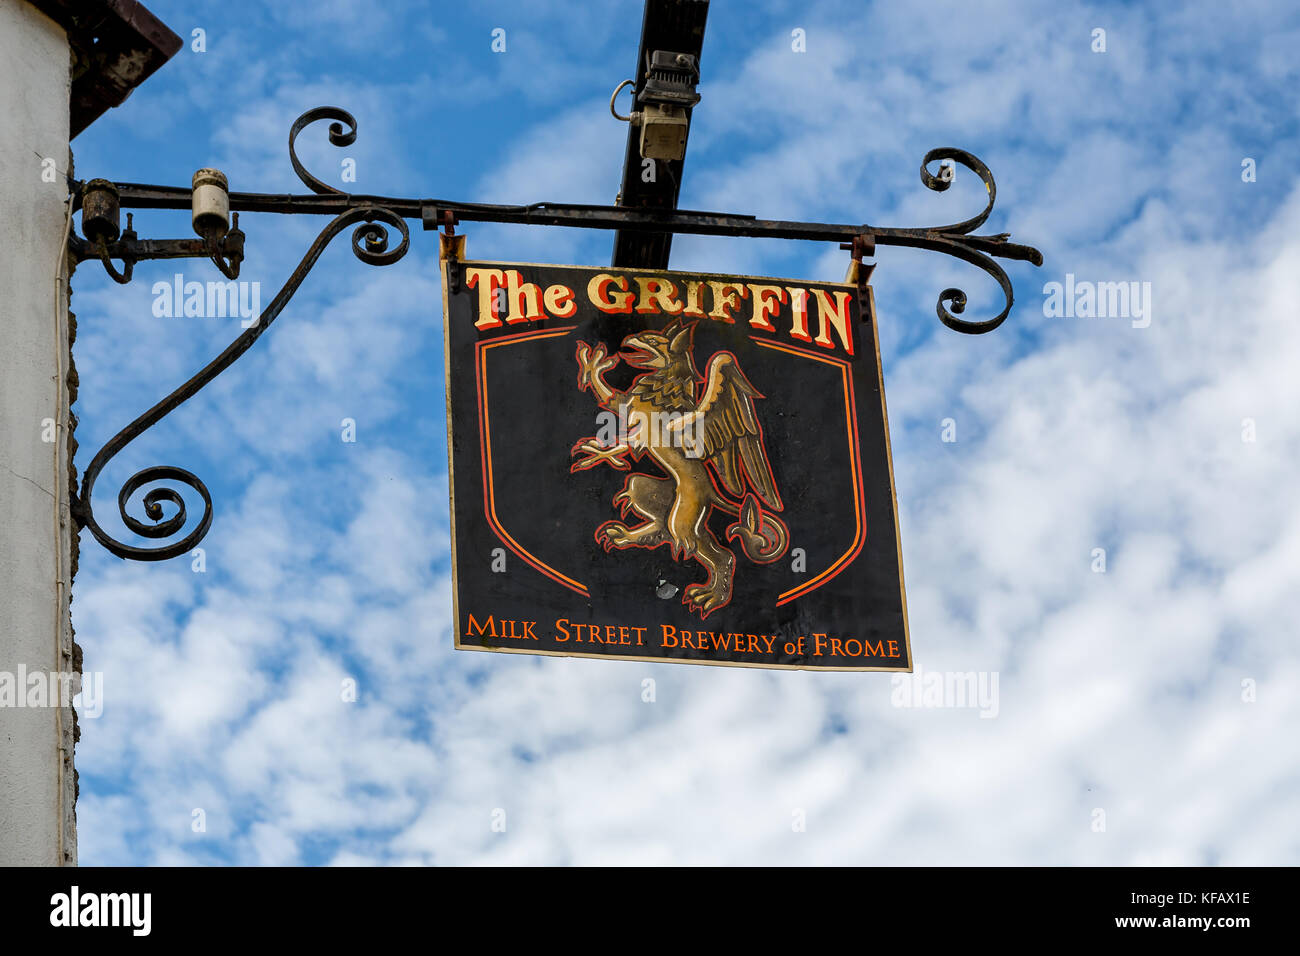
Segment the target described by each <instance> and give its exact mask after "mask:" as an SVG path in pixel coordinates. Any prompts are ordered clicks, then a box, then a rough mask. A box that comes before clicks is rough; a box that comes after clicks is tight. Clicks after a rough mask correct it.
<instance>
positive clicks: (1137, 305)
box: [1043, 272, 1151, 329]
mask: <svg viewBox="0 0 1300 956" xmlns="http://www.w3.org/2000/svg"><path fill="white" fill-rule="evenodd" d="M1043 296H1044V299H1043V315H1044V316H1046V317H1047V318H1049V319H1059V318H1067V319H1074V318H1079V319H1132V320H1133V322H1132V325H1133V328H1135V329H1145V328H1146V327H1147V326H1148V325H1150V324H1151V283H1150V282H1136V281H1133V282H1090V281H1088V280H1086V279H1085V280H1083V281H1079V282H1076V281H1075V278H1074V273H1073V272H1067V273H1066V274H1065V282H1064V283H1061V282H1048V283H1047V284H1045V285H1044V286H1043Z"/></svg>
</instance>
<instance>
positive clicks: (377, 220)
mask: <svg viewBox="0 0 1300 956" xmlns="http://www.w3.org/2000/svg"><path fill="white" fill-rule="evenodd" d="M313 114H320V115H318V116H313ZM338 114H342V115H341V116H339V115H338ZM308 117H311V118H310V119H308ZM320 118H331V119H336V120H338V119H343V118H346V119H347V120H348V121H350V125H351V127H352V129H351V134H350V136H351V138H347V136H346V135H344V134H343V132H342V127H341V126H340V124H339V123H338V122H335V123H333V124H331V129H330V140H331V141H332V142H334V143H335V145H348V144H349V143H351V142H352V140H353V139H355V137H356V123H355V121H354V120H352V118H351V117H350V116H349V115H348V114H346V113H343V111H342V110H333V109H331V108H328V107H326V108H324V109H321V110H312V111H311V112H310V113H307V114H304V116H303V117H300V118H299V121H298V123H295V124H294V129H293V132H292V133H291V134H290V137H289V155H290V158H291V160H292V162H293V166H294V170H295V171H296V172H297V173H298V175H299V178H301V179H302V180H303V182H304V183H306V184H307V185H308V186H309V187H311V188H313V189H315V188H316V186H323V187H324V188H325V189H328V188H329V187H325V186H324V184H323V183H320V181H319V180H317V179H315V177H313V176H311V175H310V174H309V173H307V172H306V170H305V169H304V168H303V167H302V166H301V164H300V163H299V162H298V158H297V156H296V155H294V151H293V144H294V139H295V138H296V136H297V134H298V132H299V130H300V128H301V126H302V125H306V123H308V122H312V121H313V120H314V119H320ZM354 224H357V226H356V229H354V230H353V232H352V252H353V254H354V255H355V256H356V257H357V258H358V259H360V260H361V261H362V262H365V263H367V264H368V265H376V266H386V265H392V264H393V263H394V262H397V261H398V260H399V259H401V258H402V257H403V256H405V255H406V253H407V250H408V249H409V248H410V232H409V230H408V229H407V226H406V222H405V221H404V220H403V218H402V217H401V216H399V215H398V214H397V213H395V212H393V211H392V210H390V209H386V208H384V207H381V206H360V207H356V208H352V209H347V210H345V211H343V212H341V213H339V214H338V215H337V216H335V217H334V218H333V219H332V220H331V221H330V222H329V224H328V225H326V226H325V228H324V229H322V230H321V231H320V234H319V235H318V236H317V237H316V239H315V241H313V242H312V244H311V246H310V247H308V249H307V252H306V253H305V254H304V255H303V257H302V259H301V260H300V261H299V263H298V266H297V268H295V269H294V270H293V272H292V273H291V274H290V276H289V278H288V279H287V280H286V281H285V283H284V285H283V286H281V288H280V291H279V292H277V293H276V294H275V298H273V299H272V300H271V301H270V302H269V303H268V304H267V306H266V308H265V309H263V310H262V312H261V314H260V315H259V316H258V319H257V322H256V324H254V325H253V326H251V327H249V328H248V329H246V330H244V332H243V333H241V334H240V335H239V337H238V338H236V339H235V341H233V342H232V343H230V345H229V346H227V347H226V349H225V351H223V352H222V353H221V354H220V355H218V356H217V357H216V358H215V359H213V360H212V361H211V362H209V363H208V364H207V365H206V366H204V367H203V368H202V369H201V370H200V371H199V372H198V373H196V374H195V375H194V376H193V377H192V378H190V379H189V381H187V382H186V383H185V384H184V385H182V386H181V387H180V388H178V389H176V390H175V391H173V392H172V393H171V394H170V395H168V396H167V397H166V398H164V399H163V400H162V401H160V402H158V404H156V405H154V406H153V408H151V409H149V410H148V411H147V412H145V413H144V414H143V415H141V416H140V417H139V418H137V419H135V421H133V422H131V424H129V425H127V426H126V427H125V428H123V429H122V430H121V431H120V432H118V433H117V434H116V435H114V436H113V437H112V438H111V439H110V440H109V441H108V443H107V444H105V445H104V447H103V448H101V449H100V450H99V452H98V454H96V455H95V457H94V458H93V459H92V460H91V462H90V464H89V465H88V466H87V467H86V471H85V474H84V475H83V477H82V481H81V491H80V493H79V494H78V495H77V496H76V498H75V499H74V501H73V505H72V511H73V514H74V516H75V517H76V519H77V520H78V522H79V523H80V524H81V526H83V527H85V528H88V529H89V530H90V533H91V534H93V535H94V536H95V540H97V541H98V542H99V543H100V544H101V545H103V546H104V548H105V549H106V550H108V551H109V552H110V553H112V554H115V555H117V556H118V557H119V558H131V559H132V560H135V561H166V560H168V559H169V558H174V557H178V556H179V555H182V554H185V553H186V552H188V551H189V550H190V549H191V548H193V547H194V546H195V545H197V544H198V543H199V542H200V541H202V540H203V538H204V536H206V535H207V533H208V529H209V528H210V527H211V525H212V495H211V494H210V493H209V492H208V489H207V486H206V485H205V484H204V483H203V481H202V480H201V479H199V478H198V476H196V475H194V474H193V473H192V472H189V471H186V470H185V469H184V468H178V467H176V466H174V465H155V466H152V467H149V468H145V469H143V470H141V471H138V472H136V473H135V474H134V475H132V476H131V477H130V478H128V479H127V481H126V483H125V484H124V485H123V486H122V489H121V491H120V492H119V493H118V497H117V506H118V512H119V514H120V515H121V517H122V521H123V523H124V524H125V525H126V526H127V528H129V529H130V530H131V531H133V532H134V533H136V534H138V535H141V536H142V537H146V538H169V537H172V536H173V535H175V534H177V533H179V532H180V531H181V530H182V529H183V528H184V527H185V525H186V523H187V513H186V507H185V499H184V498H183V497H182V496H181V494H180V493H179V492H178V491H177V490H175V489H174V488H167V487H161V488H153V489H150V490H149V491H147V492H146V493H145V495H144V497H143V504H144V513H145V515H146V516H147V517H148V518H149V519H150V521H152V522H153V524H147V523H145V522H143V521H141V520H139V519H138V518H136V517H134V516H132V515H131V514H130V513H129V512H128V511H127V504H128V502H129V501H130V499H131V497H132V496H133V495H134V494H135V493H136V492H137V491H139V490H140V488H142V487H143V486H144V485H147V484H149V483H150V482H153V481H171V482H176V483H179V484H182V485H185V486H186V487H188V488H190V489H192V490H193V491H196V492H198V493H199V495H200V496H201V497H202V498H203V516H202V518H201V519H200V520H199V522H198V524H197V525H196V526H195V528H194V530H193V531H191V532H190V533H189V534H187V535H186V536H185V537H183V538H182V539H181V540H179V541H176V542H173V543H171V544H168V545H164V546H161V547H156V548H142V547H137V546H135V545H130V544H126V543H124V542H122V541H119V540H117V539H116V538H114V537H113V536H112V535H110V534H109V533H108V532H107V531H105V530H104V529H103V528H102V527H101V526H100V524H99V522H98V521H96V520H95V512H94V505H93V499H92V495H93V492H94V489H95V480H96V479H97V478H98V477H99V473H100V471H102V470H103V468H104V466H105V465H107V464H108V463H109V462H110V461H111V460H112V459H113V458H114V456H116V455H117V453H118V452H120V451H121V450H122V449H123V448H125V447H126V446H127V445H128V444H130V443H131V442H132V441H133V440H134V439H135V438H137V437H139V436H140V435H141V434H143V433H144V432H145V431H147V430H148V429H149V428H151V427H153V426H154V425H155V424H157V423H158V422H159V421H160V420H161V419H162V418H163V417H164V416H165V415H167V414H168V413H169V412H171V411H172V410H173V409H175V408H176V407H178V406H179V405H181V404H182V403H183V402H185V401H186V400H187V399H189V398H191V397H192V396H194V395H195V394H196V393H198V391H199V390H200V389H202V388H203V386H205V385H206V384H208V382H210V381H212V380H213V379H214V378H216V377H217V376H218V375H220V374H221V373H222V372H223V371H225V370H226V369H227V368H229V367H230V366H231V365H232V364H234V362H235V360H236V359H238V358H239V357H240V356H241V355H243V354H244V353H245V352H247V351H248V350H249V349H250V348H252V346H253V343H254V342H256V341H257V340H258V338H260V337H261V335H262V333H263V332H265V331H266V330H267V329H268V328H270V326H271V323H272V322H274V321H275V320H276V318H277V317H278V316H279V314H280V313H281V311H283V309H284V307H285V306H286V305H288V304H289V300H290V299H292V298H293V295H294V293H295V292H297V291H298V288H299V286H301V285H302V282H303V280H304V279H305V278H306V277H307V273H309V272H310V271H311V269H312V267H313V266H314V265H315V264H316V261H317V260H318V259H319V258H320V256H321V253H323V252H324V251H325V247H326V246H328V245H329V244H330V241H331V240H332V239H333V238H334V237H335V236H337V235H338V234H339V233H341V232H342V231H343V230H345V229H346V228H348V227H349V226H351V225H354ZM390 226H391V227H392V228H394V229H396V230H397V231H398V232H399V233H400V234H401V237H402V240H401V243H400V244H398V245H397V246H396V247H395V248H392V249H390V248H389V247H388V242H389V234H388V227H390ZM164 503H167V504H170V505H173V506H175V508H176V511H175V513H174V514H173V515H172V516H171V517H170V518H164V517H163V513H164V509H163V504H164Z"/></svg>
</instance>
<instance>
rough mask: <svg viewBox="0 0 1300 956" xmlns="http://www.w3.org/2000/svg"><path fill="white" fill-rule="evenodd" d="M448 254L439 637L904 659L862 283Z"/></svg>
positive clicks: (849, 666)
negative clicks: (446, 569) (445, 495)
mask: <svg viewBox="0 0 1300 956" xmlns="http://www.w3.org/2000/svg"><path fill="white" fill-rule="evenodd" d="M455 239H460V240H461V242H463V239H461V237H455ZM453 241H454V240H453ZM456 248H457V247H456V246H454V245H453V246H451V250H452V251H455V250H456ZM447 251H448V249H447V245H446V244H444V259H443V301H444V339H445V356H446V366H445V368H446V381H447V415H448V458H449V474H450V482H451V486H452V487H451V492H452V494H451V499H452V575H453V590H454V617H455V621H454V628H455V643H456V647H457V648H458V649H465V650H491V651H502V652H506V653H529V654H542V655H560V656H584V657H603V658H611V657H613V658H621V659H625V660H629V659H630V660H652V661H682V662H689V663H709V664H724V665H732V666H750V667H769V668H804V669H821V670H861V671H877V670H881V671H895V672H907V671H910V670H911V667H912V663H911V661H912V657H911V647H910V639H909V635H908V630H907V612H906V599H905V593H904V589H903V578H902V560H901V551H900V548H899V543H898V525H897V516H896V515H897V511H896V504H895V497H894V488H893V474H892V463H891V459H890V451H889V436H888V426H887V418H886V412H885V405H884V394H883V388H882V385H881V371H880V360H879V349H878V345H877V336H876V324H875V311H874V302H873V297H872V295H871V289H870V287H869V286H865V285H863V286H862V287H858V286H856V285H849V284H843V283H821V282H809V281H802V280H785V279H769V278H754V277H741V276H717V275H707V274H698V273H677V272H666V271H649V270H638V269H624V268H614V267H605V268H597V267H580V266H556V265H545V264H527V263H499V262H472V261H462V260H459V259H454V258H447V257H446V255H445V254H446V252H447Z"/></svg>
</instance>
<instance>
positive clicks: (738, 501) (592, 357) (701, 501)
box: [570, 321, 789, 618]
mask: <svg viewBox="0 0 1300 956" xmlns="http://www.w3.org/2000/svg"><path fill="white" fill-rule="evenodd" d="M694 333H695V323H694V322H691V323H687V324H682V323H681V322H680V321H674V322H673V323H672V324H670V325H669V326H668V327H666V328H665V329H663V330H662V331H660V332H653V331H645V332H638V333H635V334H633V335H629V336H627V337H626V338H624V339H623V342H622V345H621V351H619V352H618V353H616V354H614V355H609V354H607V353H606V351H605V346H604V345H597V346H595V347H594V348H593V347H592V346H589V345H588V344H587V343H586V342H579V343H578V348H577V355H576V358H577V361H578V388H579V389H580V390H582V391H586V390H588V389H589V390H590V391H591V392H592V394H593V395H595V397H596V400H597V401H598V402H599V403H600V405H601V407H602V408H605V409H606V410H608V411H610V412H613V413H615V414H616V415H617V418H618V422H619V429H618V439H617V440H616V441H614V442H613V443H610V442H609V441H607V440H603V439H602V438H600V437H590V438H584V439H582V440H581V441H579V442H577V443H576V444H575V445H574V446H573V448H572V449H571V451H570V455H571V456H580V457H578V460H577V461H576V462H574V464H573V466H572V467H571V468H570V471H571V472H576V471H582V470H586V469H588V468H594V467H595V466H596V465H600V464H607V465H609V466H610V467H612V468H616V469H618V470H619V471H631V469H632V466H631V464H630V463H629V461H628V458H629V457H630V458H631V459H632V460H633V461H636V462H640V461H641V460H642V459H643V458H645V457H646V456H647V455H648V456H649V458H650V460H651V462H653V464H654V465H655V466H657V468H658V471H659V472H661V473H662V474H661V475H657V474H653V473H650V474H647V473H643V472H639V471H638V472H632V473H631V474H629V475H628V477H627V479H626V480H625V481H624V482H623V488H622V490H621V491H620V492H619V493H618V494H616V495H615V496H614V500H613V503H614V505H615V506H616V507H618V509H619V512H620V514H621V516H622V518H623V520H624V521H627V519H628V517H629V514H630V513H633V512H635V514H636V515H638V516H639V517H640V518H642V519H643V521H642V523H641V524H638V525H635V526H633V527H629V526H628V525H627V524H625V523H623V521H613V520H611V521H606V522H605V523H604V524H602V525H601V526H600V527H599V528H597V529H596V540H597V541H598V542H600V544H601V545H602V546H603V547H604V548H605V550H606V551H611V550H612V549H615V548H617V549H619V550H622V549H625V548H657V547H659V546H660V545H661V544H669V545H671V548H672V554H673V558H674V559H675V560H678V561H680V560H684V559H686V558H694V559H695V560H696V561H698V562H699V563H700V564H702V565H704V567H705V569H706V570H707V571H708V579H707V580H706V581H705V582H704V583H702V584H699V583H697V584H691V585H689V586H687V587H686V589H685V590H684V591H683V593H682V603H683V604H685V605H687V607H689V608H690V609H691V610H694V611H698V612H699V614H700V617H701V618H705V617H708V616H709V614H711V613H712V612H713V611H716V610H717V609H718V608H720V607H724V606H725V605H726V604H727V602H729V601H730V600H731V592H732V581H733V577H734V575H735V570H736V555H735V553H734V552H733V551H731V550H730V549H729V548H728V547H726V546H725V545H724V544H723V543H722V542H720V541H719V540H718V538H717V536H716V535H715V534H714V533H713V531H712V529H711V528H710V527H709V518H710V515H711V514H712V509H714V508H717V509H718V510H720V511H722V512H724V513H726V514H728V515H731V516H732V517H734V518H735V519H736V521H735V522H734V523H732V524H731V525H730V526H729V527H728V528H727V531H726V540H727V541H729V542H730V541H738V542H739V545H740V550H741V551H742V552H743V553H744V555H745V557H747V558H749V559H750V560H751V561H754V562H756V563H759V564H770V563H771V562H773V561H776V560H777V559H778V558H780V557H781V556H782V555H783V554H785V552H786V549H787V547H788V545H789V532H788V530H787V528H786V526H785V524H784V523H783V522H782V521H781V520H780V519H779V518H778V517H777V516H776V515H775V514H773V512H777V511H781V510H782V509H783V505H782V503H781V494H780V492H779V491H778V490H777V487H776V479H775V478H774V477H773V475H772V466H771V463H770V462H769V461H768V457H767V450H766V449H765V448H764V446H763V429H762V426H761V425H760V424H759V421H758V414H757V411H756V409H755V407H754V400H755V399H758V398H762V397H763V396H762V395H761V394H760V393H759V392H758V390H757V389H755V388H754V386H753V385H751V384H750V382H749V380H748V379H747V378H746V377H745V374H744V373H743V372H742V371H741V370H740V367H739V365H738V364H737V363H736V357H735V356H734V355H732V354H731V353H730V352H717V353H715V354H714V355H713V356H712V358H710V359H709V363H708V375H707V377H701V375H700V373H699V372H698V371H697V370H696V366H695V360H694V357H693V351H694ZM620 361H622V362H624V363H626V364H627V365H629V366H631V367H632V368H636V369H645V371H644V372H643V373H642V374H640V375H638V376H637V377H636V378H635V379H634V380H633V381H632V384H631V385H630V386H629V387H628V389H627V391H625V392H620V391H617V390H615V389H613V388H611V387H610V386H609V385H608V384H606V382H605V379H604V375H605V373H606V372H608V371H609V370H610V369H611V368H614V367H615V366H616V365H618V363H619V362H620ZM701 385H703V387H704V390H703V392H702V393H699V392H698V389H699V387H700V386H701Z"/></svg>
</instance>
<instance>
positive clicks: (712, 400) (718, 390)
mask: <svg viewBox="0 0 1300 956" xmlns="http://www.w3.org/2000/svg"><path fill="white" fill-rule="evenodd" d="M762 397H763V396H762V394H761V393H760V392H759V391H758V389H756V388H754V386H753V385H751V384H750V383H749V379H747V378H745V373H744V372H742V371H741V370H740V367H739V366H738V365H737V364H736V359H735V356H733V355H732V354H731V353H730V352H720V353H718V354H717V355H715V356H714V357H713V359H712V361H710V362H709V371H708V375H707V377H706V379H705V386H704V394H703V395H702V396H700V400H699V402H698V403H697V404H696V406H695V410H694V411H693V412H691V413H690V414H688V415H686V416H685V417H684V419H683V421H682V422H681V425H682V426H683V427H686V428H690V429H692V430H693V431H694V434H695V436H696V439H697V447H699V446H702V448H703V456H704V457H705V458H707V459H708V461H709V463H710V464H711V465H713V468H714V470H715V471H716V472H717V474H718V478H719V479H720V480H721V482H722V486H723V488H725V489H726V490H727V493H728V494H730V495H732V496H733V497H736V498H743V497H744V495H745V491H746V485H748V487H749V488H752V489H753V491H754V492H755V493H756V494H757V495H758V497H759V498H760V499H761V500H762V501H763V503H764V504H765V505H767V506H768V507H769V508H771V509H773V510H774V511H780V510H781V509H782V507H783V506H782V504H781V494H780V492H778V491H777V489H776V479H775V478H774V477H773V476H772V465H771V463H770V462H769V461H768V459H767V449H766V448H764V447H763V429H762V428H761V427H760V426H759V423H758V413H757V411H756V409H755V408H754V399H755V398H762ZM675 424H676V423H675ZM688 434H689V432H688Z"/></svg>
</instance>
